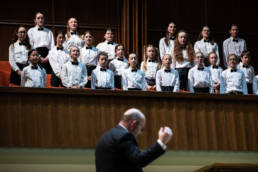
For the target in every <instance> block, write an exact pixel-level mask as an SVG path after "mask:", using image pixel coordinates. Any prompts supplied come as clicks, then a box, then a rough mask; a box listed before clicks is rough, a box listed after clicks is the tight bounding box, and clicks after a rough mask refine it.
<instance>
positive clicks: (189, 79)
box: [188, 69, 194, 93]
mask: <svg viewBox="0 0 258 172" xmlns="http://www.w3.org/2000/svg"><path fill="white" fill-rule="evenodd" d="M193 75H194V72H193V70H191V69H190V70H189V73H188V87H189V91H190V92H191V93H194V89H193V80H194V76H193Z"/></svg>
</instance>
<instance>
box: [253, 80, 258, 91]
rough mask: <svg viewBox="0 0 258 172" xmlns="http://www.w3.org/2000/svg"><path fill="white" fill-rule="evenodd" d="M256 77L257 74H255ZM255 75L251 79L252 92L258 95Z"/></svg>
mask: <svg viewBox="0 0 258 172" xmlns="http://www.w3.org/2000/svg"><path fill="white" fill-rule="evenodd" d="M257 77H258V76H257ZM257 77H256V76H254V79H253V93H254V94H255V95H258V83H257V82H258V80H257Z"/></svg>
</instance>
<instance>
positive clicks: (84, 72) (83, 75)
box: [80, 64, 88, 88]
mask: <svg viewBox="0 0 258 172" xmlns="http://www.w3.org/2000/svg"><path fill="white" fill-rule="evenodd" d="M87 82H88V74H87V69H86V66H85V65H84V64H83V65H82V73H81V82H80V87H82V88H83V87H84V86H85V85H86V84H87Z"/></svg>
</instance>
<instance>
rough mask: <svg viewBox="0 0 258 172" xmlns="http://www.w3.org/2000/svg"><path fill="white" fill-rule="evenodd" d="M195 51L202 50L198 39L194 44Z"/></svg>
mask: <svg viewBox="0 0 258 172" xmlns="http://www.w3.org/2000/svg"><path fill="white" fill-rule="evenodd" d="M194 52H195V53H197V52H201V50H200V48H199V45H198V42H197V41H196V42H195V44H194Z"/></svg>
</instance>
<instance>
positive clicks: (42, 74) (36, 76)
mask: <svg viewBox="0 0 258 172" xmlns="http://www.w3.org/2000/svg"><path fill="white" fill-rule="evenodd" d="M45 85H46V71H45V69H44V68H41V67H39V66H38V65H37V66H36V67H35V68H34V67H33V66H32V65H31V64H30V65H29V66H27V67H25V68H24V69H23V70H22V74H21V86H22V87H36V88H44V87H45Z"/></svg>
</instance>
